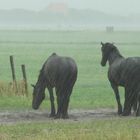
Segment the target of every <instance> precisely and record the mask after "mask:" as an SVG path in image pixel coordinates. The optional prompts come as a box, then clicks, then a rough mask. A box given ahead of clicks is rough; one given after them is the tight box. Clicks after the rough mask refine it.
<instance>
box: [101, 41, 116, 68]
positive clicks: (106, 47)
mask: <svg viewBox="0 0 140 140" xmlns="http://www.w3.org/2000/svg"><path fill="white" fill-rule="evenodd" d="M101 45H102V47H101V52H102V60H101V65H102V66H105V65H106V62H107V60H108V58H109V56H110V54H111V52H112V51H113V50H114V49H116V47H115V46H114V45H113V44H112V43H102V42H101Z"/></svg>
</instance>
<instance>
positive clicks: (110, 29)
mask: <svg viewBox="0 0 140 140" xmlns="http://www.w3.org/2000/svg"><path fill="white" fill-rule="evenodd" d="M106 31H107V32H108V33H111V32H114V27H113V26H107V27H106Z"/></svg>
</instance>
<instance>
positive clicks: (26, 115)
mask: <svg viewBox="0 0 140 140" xmlns="http://www.w3.org/2000/svg"><path fill="white" fill-rule="evenodd" d="M115 117H119V116H118V115H117V113H116V110H115V109H94V110H83V109H73V110H69V119H67V121H87V120H91V119H109V118H115ZM51 120H52V118H49V111H46V110H37V111H36V110H24V111H8V110H7V111H0V124H13V123H21V122H25V123H28V122H41V121H51ZM53 120H54V119H53Z"/></svg>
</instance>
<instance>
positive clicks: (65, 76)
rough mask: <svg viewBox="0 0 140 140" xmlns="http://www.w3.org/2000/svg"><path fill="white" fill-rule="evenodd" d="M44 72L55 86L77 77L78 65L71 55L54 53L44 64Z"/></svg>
mask: <svg viewBox="0 0 140 140" xmlns="http://www.w3.org/2000/svg"><path fill="white" fill-rule="evenodd" d="M44 72H45V75H46V77H47V78H48V79H49V81H50V82H51V83H52V84H53V85H54V86H55V85H56V84H57V83H59V84H60V83H62V84H63V83H64V82H66V81H68V80H71V79H75V80H76V78H77V65H76V63H75V61H74V60H73V59H72V58H70V57H62V56H58V55H56V54H52V55H51V56H50V57H49V58H48V59H47V61H46V62H45V64H44Z"/></svg>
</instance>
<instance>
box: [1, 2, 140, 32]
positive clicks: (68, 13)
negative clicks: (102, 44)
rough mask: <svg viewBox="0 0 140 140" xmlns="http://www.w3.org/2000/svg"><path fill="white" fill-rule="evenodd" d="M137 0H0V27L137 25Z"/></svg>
mask: <svg viewBox="0 0 140 140" xmlns="http://www.w3.org/2000/svg"><path fill="white" fill-rule="evenodd" d="M139 5H140V1H139V0H117V1H116V0H98V1H94V0H24V1H23V0H4V1H2V0H0V28H1V29H7V28H9V29H101V30H102V29H104V28H105V27H106V26H114V27H115V29H124V30H139V29H140V8H139Z"/></svg>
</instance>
